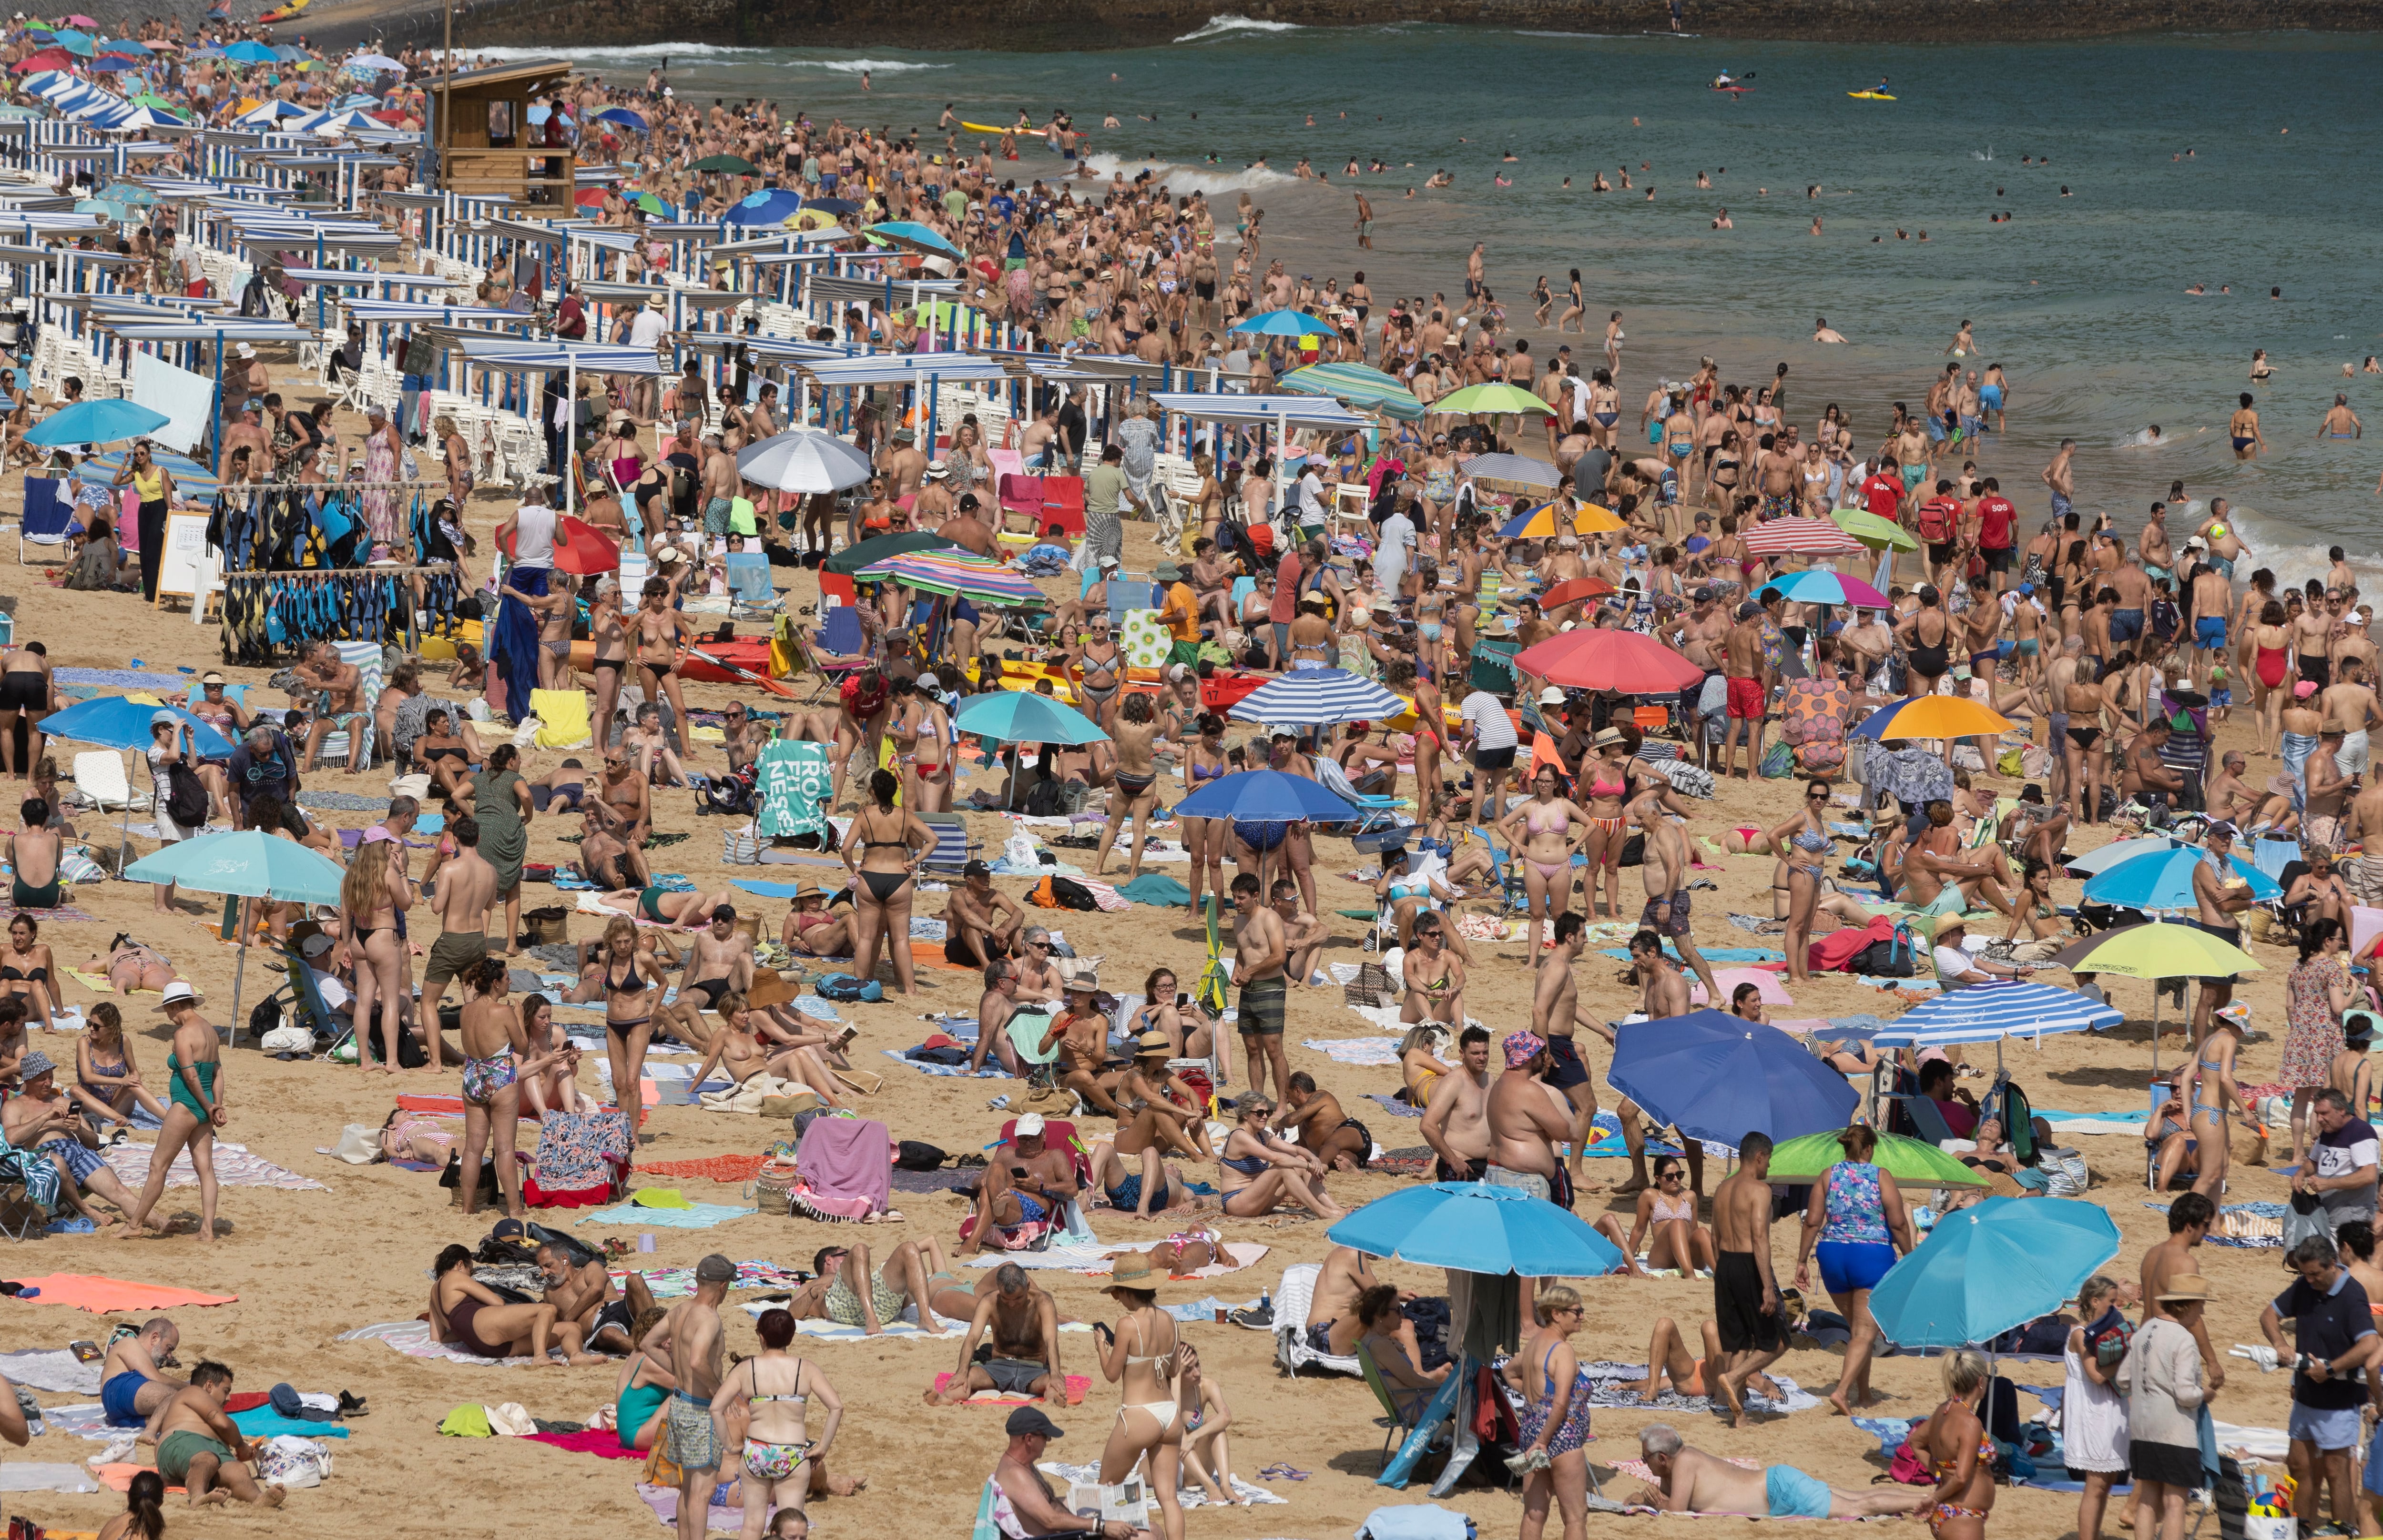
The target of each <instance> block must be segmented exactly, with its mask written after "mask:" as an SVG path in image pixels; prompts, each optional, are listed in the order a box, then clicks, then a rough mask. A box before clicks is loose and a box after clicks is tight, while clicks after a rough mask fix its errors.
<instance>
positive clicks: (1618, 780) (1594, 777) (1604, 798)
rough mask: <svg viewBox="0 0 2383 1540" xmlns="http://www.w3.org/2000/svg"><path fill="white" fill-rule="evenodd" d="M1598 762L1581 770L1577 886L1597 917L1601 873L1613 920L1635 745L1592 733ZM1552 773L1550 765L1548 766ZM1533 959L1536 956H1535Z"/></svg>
mask: <svg viewBox="0 0 2383 1540" xmlns="http://www.w3.org/2000/svg"><path fill="white" fill-rule="evenodd" d="M1596 746H1597V758H1594V759H1590V760H1588V761H1587V762H1586V763H1584V764H1583V765H1582V766H1581V775H1580V779H1581V781H1582V782H1585V784H1583V785H1582V786H1581V787H1580V789H1581V790H1583V791H1586V792H1587V794H1588V796H1587V803H1588V807H1587V809H1586V810H1585V811H1584V812H1583V813H1582V814H1581V817H1582V818H1583V819H1585V820H1586V821H1587V825H1588V832H1587V837H1586V839H1584V840H1583V842H1582V845H1581V848H1582V849H1583V850H1584V851H1586V852H1587V856H1588V872H1587V878H1586V880H1585V881H1583V882H1582V883H1581V889H1582V897H1583V901H1584V904H1585V906H1586V908H1587V914H1588V918H1591V919H1594V918H1597V887H1598V877H1599V873H1600V872H1602V873H1603V875H1604V879H1605V912H1606V914H1607V915H1608V916H1609V917H1610V918H1613V919H1617V920H1618V919H1620V918H1622V846H1623V844H1624V842H1625V840H1626V838H1627V836H1628V833H1629V826H1628V824H1627V822H1626V821H1625V820H1624V817H1623V812H1622V809H1623V806H1624V804H1625V803H1626V802H1629V801H1631V800H1633V799H1635V798H1636V795H1638V787H1637V784H1636V776H1635V775H1634V774H1633V772H1632V770H1631V768H1630V767H1631V754H1632V751H1633V750H1634V749H1635V748H1636V746H1637V745H1635V744H1633V743H1632V742H1631V741H1630V740H1629V738H1628V737H1627V736H1625V735H1624V733H1623V731H1622V730H1621V729H1620V728H1618V727H1609V728H1607V729H1605V730H1604V731H1603V732H1601V733H1599V734H1598V735H1597V742H1596ZM1549 768H1550V769H1551V770H1552V769H1553V768H1554V767H1553V766H1550V767H1549ZM1535 955H1536V954H1535Z"/></svg>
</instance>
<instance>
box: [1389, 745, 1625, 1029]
mask: <svg viewBox="0 0 2383 1540" xmlns="http://www.w3.org/2000/svg"><path fill="white" fill-rule="evenodd" d="M1562 782H1563V777H1562V775H1561V774H1560V773H1559V772H1558V771H1557V770H1556V767H1555V766H1554V765H1552V764H1544V765H1540V766H1539V767H1537V769H1536V770H1533V771H1532V772H1531V795H1530V798H1529V800H1527V801H1525V802H1523V803H1520V804H1518V805H1517V806H1516V807H1514V808H1513V811H1511V812H1509V813H1508V814H1507V815H1506V816H1505V817H1504V818H1502V819H1499V820H1498V832H1499V833H1500V835H1502V836H1504V838H1505V841H1506V848H1507V849H1508V850H1509V851H1511V852H1513V857H1514V858H1515V859H1517V860H1519V861H1521V862H1522V863H1523V892H1524V894H1525V898H1526V900H1527V901H1528V904H1529V907H1530V916H1531V932H1530V940H1529V942H1528V943H1527V950H1526V951H1525V955H1526V956H1530V957H1537V955H1539V941H1540V931H1541V929H1542V927H1543V926H1548V925H1552V924H1553V923H1554V922H1555V917H1556V916H1558V915H1560V914H1562V913H1564V912H1565V911H1567V910H1569V909H1570V908H1571V907H1572V881H1573V878H1572V858H1573V856H1574V853H1575V852H1577V851H1578V850H1580V849H1581V847H1582V846H1583V845H1584V844H1587V841H1588V839H1589V838H1590V836H1591V835H1593V834H1595V833H1596V832H1597V829H1596V827H1595V826H1594V825H1593V824H1592V823H1591V822H1590V820H1589V815H1588V814H1587V813H1585V812H1583V811H1582V810H1581V808H1580V807H1579V805H1578V804H1576V803H1574V801H1573V800H1572V799H1571V798H1570V797H1568V796H1565V795H1563V792H1562ZM1621 795H1622V794H1621V791H1620V790H1619V789H1617V790H1616V791H1615V793H1614V800H1613V806H1614V807H1615V808H1616V809H1619V808H1620V807H1621V801H1620V798H1621ZM1621 824H1622V820H1621V819H1619V818H1618V817H1617V818H1615V819H1613V827H1614V831H1615V832H1614V839H1615V841H1616V842H1617V847H1618V843H1619V840H1620V837H1621V836H1620V829H1621ZM1616 881H1617V883H1618V882H1619V876H1618V874H1617V877H1616ZM1616 892H1617V893H1618V892H1619V888H1618V886H1617V889H1616ZM1590 912H1591V913H1592V914H1594V913H1595V912H1596V901H1595V898H1594V896H1592V897H1591V899H1590ZM1434 1019H1436V1020H1437V1019H1439V1018H1438V1017H1435V1018H1434Z"/></svg>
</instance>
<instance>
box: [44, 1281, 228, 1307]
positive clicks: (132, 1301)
mask: <svg viewBox="0 0 2383 1540" xmlns="http://www.w3.org/2000/svg"><path fill="white" fill-rule="evenodd" d="M17 1282H19V1284H22V1285H23V1286H24V1287H25V1288H26V1289H27V1290H29V1291H30V1290H32V1289H36V1288H38V1289H40V1290H41V1293H40V1294H39V1295H38V1296H37V1297H35V1298H33V1299H32V1300H30V1301H29V1302H30V1303H32V1304H36V1305H72V1306H73V1307H74V1308H75V1309H77V1310H87V1311H89V1312H92V1313H93V1315H107V1314H111V1313H113V1312H117V1311H147V1312H151V1313H153V1314H154V1313H155V1312H158V1311H164V1310H174V1309H176V1308H179V1307H182V1306H197V1305H228V1304H235V1303H237V1302H238V1301H239V1300H240V1296H239V1295H237V1294H202V1293H200V1292H199V1291H198V1290H197V1289H195V1288H169V1287H167V1286H166V1285H164V1284H145V1283H135V1282H133V1281H132V1280H130V1279H129V1278H103V1277H98V1276H96V1275H92V1274H88V1273H52V1274H49V1275H46V1276H44V1277H39V1278H19V1279H18V1280H17ZM18 1298H19V1299H20V1300H21V1299H24V1298H25V1296H23V1295H19V1296H18Z"/></svg>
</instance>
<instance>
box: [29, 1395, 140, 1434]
mask: <svg viewBox="0 0 2383 1540" xmlns="http://www.w3.org/2000/svg"><path fill="white" fill-rule="evenodd" d="M42 1424H43V1427H45V1428H47V1429H48V1430H49V1431H50V1432H52V1433H70V1434H73V1435H75V1436H77V1437H79V1438H92V1439H96V1440H98V1441H99V1442H100V1443H103V1444H105V1443H106V1442H108V1441H109V1440H110V1439H113V1438H115V1437H116V1436H117V1435H118V1434H120V1433H123V1432H124V1431H125V1430H124V1429H121V1428H116V1427H111V1426H109V1425H108V1421H107V1408H106V1407H105V1406H103V1405H101V1404H100V1403H99V1402H97V1401H92V1402H89V1403H88V1404H80V1403H79V1404H77V1405H74V1406H45V1407H43V1409H42Z"/></svg>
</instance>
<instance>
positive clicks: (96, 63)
mask: <svg viewBox="0 0 2383 1540" xmlns="http://www.w3.org/2000/svg"><path fill="white" fill-rule="evenodd" d="M91 68H92V71H93V73H94V74H103V75H112V74H114V73H115V72H116V71H117V70H119V69H138V68H141V66H140V65H139V64H137V63H135V62H134V61H133V60H131V59H127V58H118V57H117V55H114V54H110V55H107V57H105V58H104V59H93V61H92V65H91Z"/></svg>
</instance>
